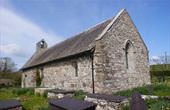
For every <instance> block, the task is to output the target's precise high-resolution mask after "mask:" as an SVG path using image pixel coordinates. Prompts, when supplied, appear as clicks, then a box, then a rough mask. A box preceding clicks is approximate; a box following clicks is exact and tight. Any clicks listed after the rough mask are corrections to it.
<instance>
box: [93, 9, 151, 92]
mask: <svg viewBox="0 0 170 110" xmlns="http://www.w3.org/2000/svg"><path fill="white" fill-rule="evenodd" d="M127 41H130V42H132V46H133V57H132V56H130V57H131V59H130V61H129V62H130V63H131V65H129V66H132V64H133V63H134V67H133V68H134V69H127V68H126V57H125V46H126V42H127ZM132 61H133V63H132ZM94 68H95V71H94V75H95V91H96V92H98V93H112V92H116V91H119V90H125V89H128V88H132V87H137V86H142V85H144V84H150V74H149V64H148V50H147V48H146V46H145V44H144V42H143V40H142V39H141V37H140V35H139V33H138V31H137V29H136V27H135V26H134V24H133V22H132V21H131V18H130V16H129V15H128V13H127V12H126V11H123V12H122V13H121V14H120V16H119V17H118V18H117V19H116V21H115V22H114V23H113V25H112V26H111V28H110V29H109V30H108V31H107V32H106V33H105V35H104V36H103V37H102V38H101V39H100V40H97V41H96V48H95V53H94Z"/></svg>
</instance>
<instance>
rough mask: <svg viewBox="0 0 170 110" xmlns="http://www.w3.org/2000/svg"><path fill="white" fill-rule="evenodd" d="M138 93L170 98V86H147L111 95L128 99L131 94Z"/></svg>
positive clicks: (162, 84) (160, 84)
mask: <svg viewBox="0 0 170 110" xmlns="http://www.w3.org/2000/svg"><path fill="white" fill-rule="evenodd" d="M135 91H138V92H139V93H141V94H143V95H157V96H170V85H168V84H167V83H157V84H152V85H149V86H143V87H137V88H133V89H128V90H124V91H120V92H117V93H113V95H120V96H128V97H130V96H131V95H132V93H133V92H135Z"/></svg>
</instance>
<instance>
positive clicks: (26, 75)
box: [21, 69, 36, 88]
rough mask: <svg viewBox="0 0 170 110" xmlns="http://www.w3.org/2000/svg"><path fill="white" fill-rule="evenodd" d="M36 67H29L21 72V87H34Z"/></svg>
mask: <svg viewBox="0 0 170 110" xmlns="http://www.w3.org/2000/svg"><path fill="white" fill-rule="evenodd" d="M35 76H36V69H29V70H26V71H24V72H23V73H22V85H21V86H22V88H23V87H36V79H35Z"/></svg>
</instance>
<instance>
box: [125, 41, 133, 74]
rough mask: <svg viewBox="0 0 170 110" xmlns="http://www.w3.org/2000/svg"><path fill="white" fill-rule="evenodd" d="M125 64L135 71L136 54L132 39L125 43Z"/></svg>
mask: <svg viewBox="0 0 170 110" xmlns="http://www.w3.org/2000/svg"><path fill="white" fill-rule="evenodd" d="M125 65H126V69H128V70H131V71H133V70H134V69H135V68H134V65H135V56H134V48H133V44H132V42H131V41H130V40H128V41H126V44H125Z"/></svg>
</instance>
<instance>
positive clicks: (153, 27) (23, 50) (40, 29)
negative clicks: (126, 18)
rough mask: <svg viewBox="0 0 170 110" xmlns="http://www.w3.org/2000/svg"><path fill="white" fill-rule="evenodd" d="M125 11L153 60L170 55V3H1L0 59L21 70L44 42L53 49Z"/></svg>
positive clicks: (134, 0) (98, 0) (161, 0)
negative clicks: (11, 60)
mask: <svg viewBox="0 0 170 110" xmlns="http://www.w3.org/2000/svg"><path fill="white" fill-rule="evenodd" d="M122 8H126V9H127V11H128V12H129V14H130V16H131V18H132V19H133V21H134V23H135V25H136V27H137V28H138V30H139V32H140V34H141V36H142V38H143V39H144V41H145V43H146V45H147V46H148V49H149V55H150V57H156V56H160V55H163V54H164V52H165V51H166V52H167V54H170V0H0V57H5V56H7V57H11V58H12V59H13V60H14V61H15V63H16V64H17V67H18V68H20V67H21V66H23V64H24V63H25V62H26V61H27V60H28V59H29V58H30V57H31V55H32V54H33V53H34V52H35V44H36V42H38V41H40V40H41V39H42V38H44V39H45V40H46V41H47V42H48V45H49V46H52V45H54V44H56V43H58V42H60V41H62V40H64V39H66V38H69V37H71V36H73V35H74V34H77V33H79V32H82V31H83V30H86V29H87V28H89V27H91V26H93V25H96V24H97V23H100V22H102V21H103V20H106V19H108V18H110V17H112V16H115V15H116V14H117V13H118V11H120V10H121V9H122Z"/></svg>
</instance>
